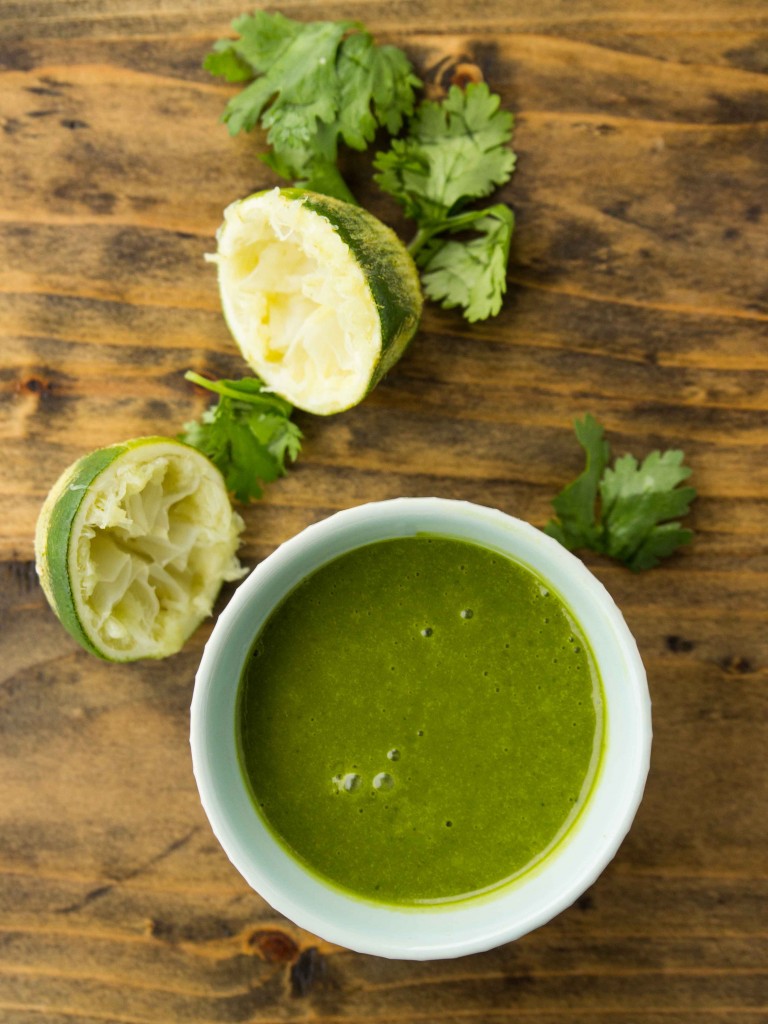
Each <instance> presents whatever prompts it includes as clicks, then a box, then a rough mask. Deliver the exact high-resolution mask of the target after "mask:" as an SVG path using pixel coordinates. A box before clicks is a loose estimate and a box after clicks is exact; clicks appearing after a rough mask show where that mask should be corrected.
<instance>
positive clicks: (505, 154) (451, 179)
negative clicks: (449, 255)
mask: <svg viewBox="0 0 768 1024" xmlns="http://www.w3.org/2000/svg"><path fill="white" fill-rule="evenodd" d="M499 104H500V99H499V97H498V96H497V95H495V94H494V93H492V92H491V91H490V89H489V88H488V86H487V85H486V83H485V82H472V83H470V84H469V85H468V86H467V89H466V91H462V90H461V89H459V87H458V86H456V85H453V86H451V88H450V91H449V92H448V95H447V97H446V98H445V99H444V100H443V101H442V103H435V102H433V101H431V100H424V101H423V102H422V103H421V104H420V105H419V108H418V110H417V111H416V114H415V116H414V117H413V119H412V121H411V122H410V124H409V127H408V134H407V136H406V137H405V138H404V139H395V140H394V142H393V143H392V146H391V148H390V149H389V151H388V152H386V153H377V154H376V159H375V161H374V165H375V167H376V168H377V170H378V171H379V173H378V174H377V175H376V176H375V178H376V181H377V182H378V183H379V185H380V186H381V188H382V189H383V190H384V191H385V192H388V193H389V194H390V195H392V196H393V197H394V198H395V199H396V200H397V201H398V202H399V203H401V204H402V205H403V207H404V209H405V212H406V213H407V214H408V216H409V217H413V218H414V219H415V220H433V219H436V218H437V219H441V218H443V217H445V216H447V215H448V214H449V213H453V212H456V210H457V209H459V208H461V207H462V206H464V205H465V204H466V203H467V202H468V201H469V200H471V199H480V198H482V197H484V196H488V195H490V194H491V192H493V190H494V189H495V188H497V187H498V186H499V185H503V184H504V183H505V182H507V181H509V178H510V176H511V175H512V171H513V170H514V167H515V154H514V153H513V152H512V150H511V149H509V148H508V143H509V141H510V139H511V138H512V127H513V123H514V122H513V118H512V115H511V114H510V113H508V112H507V111H504V110H500V109H499Z"/></svg>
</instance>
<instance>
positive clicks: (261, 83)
mask: <svg viewBox="0 0 768 1024" xmlns="http://www.w3.org/2000/svg"><path fill="white" fill-rule="evenodd" d="M232 27H233V28H234V30H235V32H237V33H238V34H239V38H238V39H234V40H233V39H220V40H219V41H218V42H216V43H215V44H214V47H213V51H212V52H211V53H209V54H208V56H207V57H206V58H205V61H204V64H203V66H204V67H205V68H207V69H208V71H210V72H211V73H212V74H214V75H220V76H221V77H223V78H226V79H227V81H229V82H246V81H248V80H249V79H253V81H251V82H250V84H249V85H247V86H246V88H245V89H244V90H243V91H242V92H241V93H239V94H238V95H236V96H235V97H233V98H232V99H231V100H230V101H229V103H228V104H227V107H226V110H225V111H224V115H223V119H224V121H226V122H227V125H228V127H229V131H230V134H232V135H236V134H237V133H238V132H239V131H250V130H251V129H252V128H255V127H256V126H257V125H259V124H260V125H261V127H262V128H263V129H264V130H265V131H266V133H267V142H268V143H269V144H270V146H271V147H272V151H271V152H270V153H267V154H266V155H264V156H263V157H262V159H264V160H265V162H266V163H268V164H269V165H270V167H272V169H273V170H275V171H276V172H277V173H278V174H280V175H281V176H282V177H284V178H288V179H289V180H292V181H295V182H296V183H297V184H298V185H301V186H303V187H305V188H308V189H312V190H313V191H316V192H323V193H325V194H326V195H332V196H336V198H338V199H345V200H346V201H347V202H355V199H354V196H353V195H352V193H351V192H350V190H349V188H348V186H347V184H346V182H345V181H344V179H343V178H342V176H341V173H340V172H339V169H338V167H337V166H336V165H337V160H338V150H339V141H343V142H344V143H345V144H346V145H347V146H349V147H350V148H351V149H356V150H364V149H366V148H367V146H368V145H369V144H370V143H371V142H372V141H373V139H374V136H375V134H376V131H377V129H378V128H385V129H386V130H387V131H388V132H389V133H390V134H396V133H397V132H399V131H400V129H401V127H402V125H403V119H404V118H405V117H407V116H408V115H410V114H411V113H412V112H413V107H414V102H415V101H414V89H416V88H418V87H419V86H420V85H421V82H420V80H419V79H418V78H417V77H416V75H414V73H413V69H412V67H411V63H410V61H409V60H408V58H407V57H406V55H405V54H404V53H403V51H402V50H399V49H398V48H397V47H395V46H377V45H376V44H375V43H374V41H373V38H372V37H371V35H370V34H369V33H368V32H366V31H365V29H364V28H363V26H362V25H361V24H360V22H357V21H310V22H300V21H294V20H293V19H292V18H286V17H285V16H284V15H282V14H279V13H275V14H268V13H267V12H266V11H256V12H255V13H254V14H251V15H248V14H246V15H243V16H242V17H240V18H236V19H235V20H234V21H233V22H232Z"/></svg>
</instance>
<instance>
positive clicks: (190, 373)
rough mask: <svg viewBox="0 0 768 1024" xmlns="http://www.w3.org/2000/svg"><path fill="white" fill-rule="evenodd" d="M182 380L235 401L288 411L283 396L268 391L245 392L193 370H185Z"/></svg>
mask: <svg viewBox="0 0 768 1024" xmlns="http://www.w3.org/2000/svg"><path fill="white" fill-rule="evenodd" d="M257 379H258V378H256V377H253V378H248V380H254V381H256V380H257ZM184 380H188V381H190V382H191V383H192V384H197V385H198V387H201V388H205V389H206V391H213V392H214V394H217V395H222V396H223V397H225V398H233V399H234V400H235V401H236V402H247V403H249V404H250V405H260V406H266V407H267V408H275V409H279V410H281V411H283V413H284V414H286V413H285V410H286V409H287V410H288V412H290V408H291V407H290V405H289V403H288V402H286V401H285V399H284V398H280V396H279V395H275V394H273V393H272V392H270V391H266V389H265V392H259V393H250V394H249V393H247V392H244V391H242V390H241V389H238V388H230V387H227V382H226V381H221V380H209V379H208V377H201V376H200V374H199V373H195V371H194V370H187V372H186V373H185V374H184Z"/></svg>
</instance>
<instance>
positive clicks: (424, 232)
mask: <svg viewBox="0 0 768 1024" xmlns="http://www.w3.org/2000/svg"><path fill="white" fill-rule="evenodd" d="M439 231H440V228H439V227H436V228H419V230H418V231H417V232H416V234H415V235H414V236H413V238H412V239H411V240H410V242H409V243H408V252H409V253H410V254H411V256H413V258H414V259H415V258H416V253H417V252H418V251H419V249H422V248H423V247H424V246H425V245H426V244H427V242H428V241H429V240H430V238H432V236H433V235H436V234H437V233H438V232H439Z"/></svg>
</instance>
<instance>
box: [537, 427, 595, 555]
mask: <svg viewBox="0 0 768 1024" xmlns="http://www.w3.org/2000/svg"><path fill="white" fill-rule="evenodd" d="M573 426H574V430H575V431H576V437H577V439H578V442H579V444H580V445H581V447H582V448H583V449H584V453H585V455H586V457H587V461H586V466H585V468H584V471H583V472H582V473H580V474H579V476H577V477H576V479H575V480H573V481H572V482H571V483H570V484H568V486H567V487H565V488H564V489H563V490H562V491H561V492H560V494H558V496H557V497H556V498H555V499H554V500H553V501H552V506H553V507H554V510H555V512H556V513H557V516H558V520H559V522H558V521H553V522H550V523H548V524H547V526H546V527H545V531H546V532H547V533H548V534H549V535H550V536H552V537H554V538H555V539H556V540H559V541H560V543H561V544H562V545H563V546H564V547H566V548H568V550H569V551H572V550H573V549H574V548H592V549H593V550H595V551H601V550H602V533H603V531H602V527H601V526H600V525H599V524H598V523H597V521H596V519H595V501H596V499H597V494H598V489H599V486H600V479H601V477H602V475H603V473H604V472H605V467H606V466H607V465H608V459H609V458H610V447H609V445H608V442H607V441H605V440H604V439H603V434H604V430H603V428H602V427H601V426H600V424H599V423H598V422H597V420H596V419H595V418H594V416H590V414H589V413H587V415H586V416H585V417H584V419H583V420H581V421H579V420H575V421H574V424H573Z"/></svg>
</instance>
